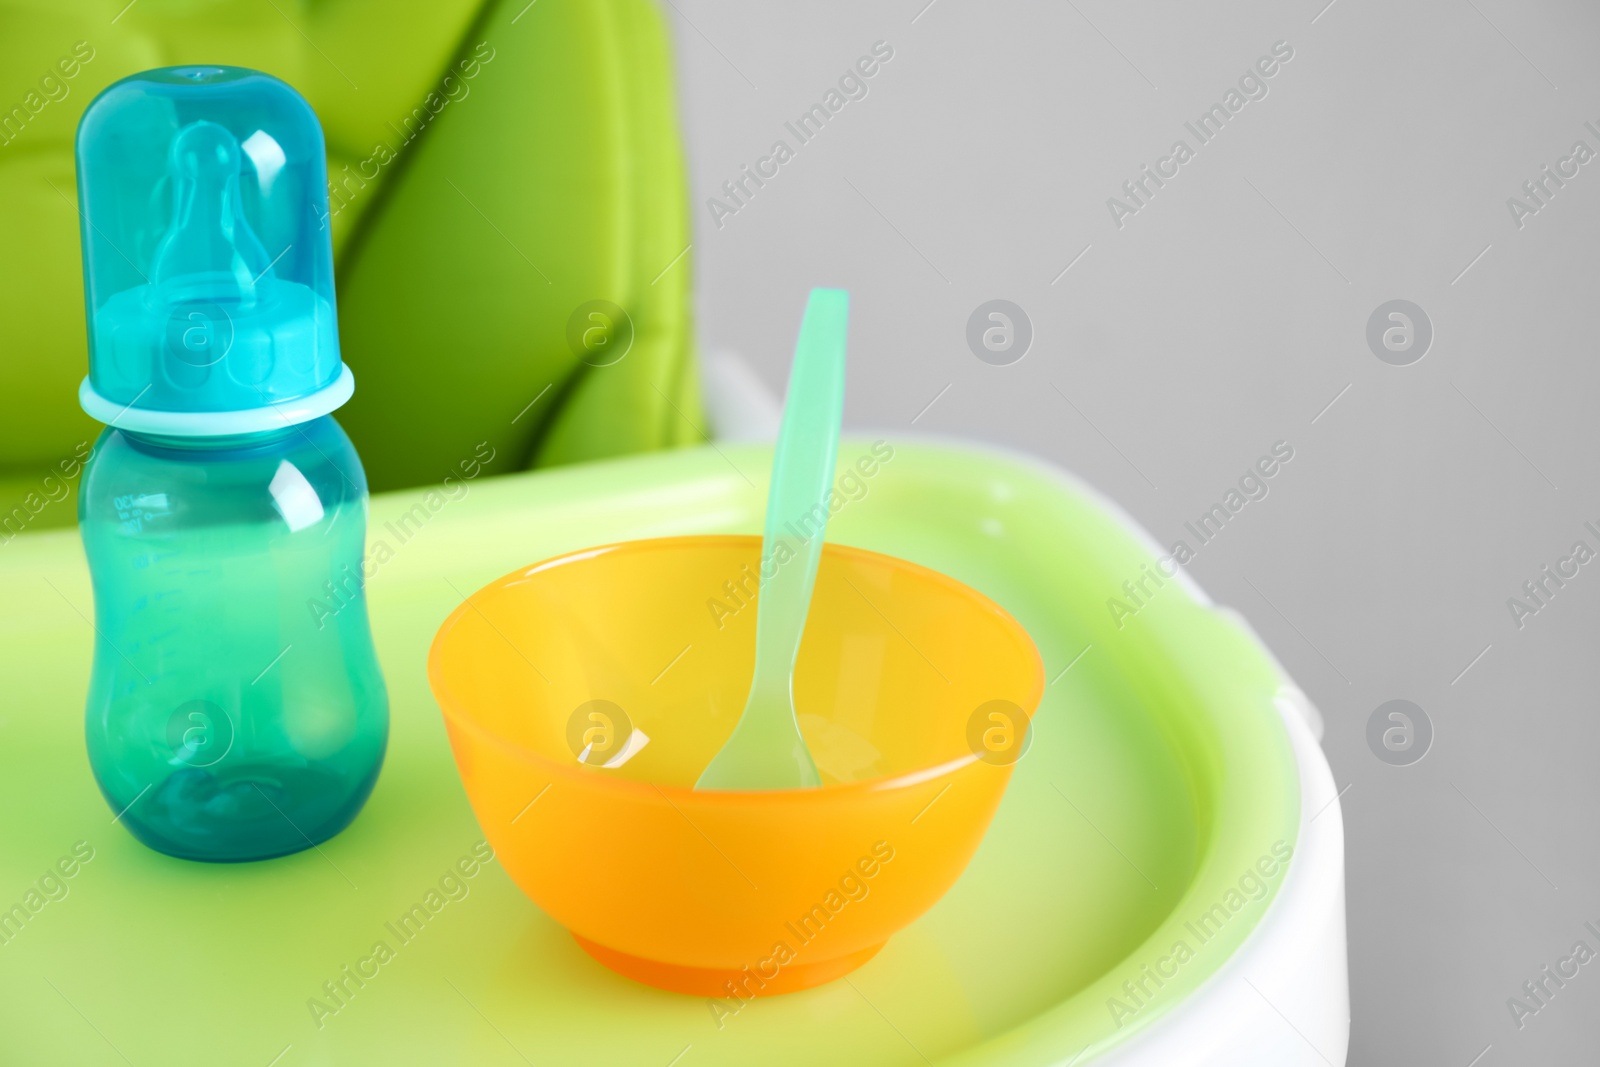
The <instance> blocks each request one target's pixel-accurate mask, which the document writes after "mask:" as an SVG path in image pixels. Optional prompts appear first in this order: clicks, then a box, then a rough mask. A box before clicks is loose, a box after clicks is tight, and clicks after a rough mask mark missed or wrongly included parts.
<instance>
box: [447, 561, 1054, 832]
mask: <svg viewBox="0 0 1600 1067" xmlns="http://www.w3.org/2000/svg"><path fill="white" fill-rule="evenodd" d="M761 543H762V536H761V535H760V534H687V535H675V536H668V537H644V538H635V539H633V540H628V541H613V542H610V543H607V544H603V545H594V546H591V547H589V548H580V549H575V550H572V551H570V552H563V553H561V554H560V555H556V556H551V557H550V558H548V559H545V560H541V561H539V562H537V563H532V564H529V565H527V566H523V567H518V568H517V569H516V570H513V571H510V572H508V573H506V574H502V575H501V576H500V577H498V578H495V579H494V580H493V581H490V582H488V583H486V584H484V585H482V586H480V587H478V588H477V589H475V590H473V591H472V592H471V593H469V594H467V597H466V599H464V600H462V602H461V603H460V604H458V605H456V607H455V609H454V610H452V611H451V612H450V614H449V615H448V616H446V617H445V620H444V622H442V623H441V624H440V625H439V629H438V630H436V631H435V632H434V635H433V640H432V642H431V643H430V644H429V646H428V688H429V689H430V690H431V691H432V693H433V697H434V701H435V702H436V703H437V704H438V705H439V709H440V712H441V713H442V714H443V715H444V717H445V718H446V719H448V720H449V721H450V722H451V723H453V724H454V725H456V726H457V727H458V728H460V729H464V730H467V731H468V732H470V733H472V734H474V735H475V736H477V737H478V738H480V739H481V740H483V741H485V742H487V743H489V744H490V745H493V746H495V747H497V748H499V749H502V750H503V751H505V752H506V753H508V754H509V755H511V756H513V757H514V758H516V759H518V760H521V761H523V762H527V763H530V764H532V765H533V766H535V767H537V768H539V769H540V770H541V771H543V772H545V773H548V774H550V775H553V776H556V777H557V778H564V779H567V780H569V781H574V782H580V783H582V784H584V785H589V786H595V787H598V788H602V789H615V790H620V791H622V792H624V793H634V794H637V795H639V796H648V795H649V794H651V793H655V794H658V795H660V796H661V797H662V798H663V799H665V800H667V802H668V803H669V804H670V803H674V798H679V799H691V800H693V801H694V802H695V803H697V804H735V803H742V804H749V803H752V802H755V803H772V804H783V803H809V802H811V801H812V800H815V799H833V798H844V797H850V796H853V795H855V794H859V793H876V792H889V791H892V790H896V789H906V788H910V787H912V786H916V785H921V784H923V783H926V782H930V781H936V780H938V779H940V778H943V777H946V776H948V775H952V774H954V773H955V772H957V771H959V770H961V769H963V768H965V767H967V766H970V765H971V764H974V763H977V762H979V761H978V756H977V755H976V754H975V753H968V754H966V755H964V756H958V757H956V758H955V759H951V760H946V761H945V762H943V763H937V764H934V765H932V766H929V767H918V768H914V769H912V770H908V771H901V772H898V773H895V774H887V775H881V776H879V777H877V778H865V779H862V780H860V781H854V782H835V783H832V784H824V785H820V786H817V787H815V788H811V789H705V790H701V789H695V788H693V787H692V786H681V785H664V784H662V783H658V782H641V781H636V780H634V779H631V778H618V777H611V776H609V775H603V774H600V773H598V772H597V771H596V770H595V769H594V768H590V767H584V766H582V765H574V766H568V765H567V763H566V762H565V761H562V760H555V759H551V758H550V757H549V756H546V755H544V754H543V753H540V752H537V751H535V750H533V749H531V748H529V747H527V746H525V745H521V744H518V743H516V742H514V741H510V740H508V739H506V738H504V737H502V736H501V735H500V734H498V733H496V732H495V731H493V730H490V729H488V728H487V727H485V726H483V725H481V724H480V723H478V722H477V721H476V720H475V719H474V718H473V717H472V716H471V715H468V714H467V713H466V712H465V711H463V710H462V708H461V707H460V702H459V701H458V700H457V699H456V697H455V695H454V694H453V693H452V692H451V689H450V687H449V685H448V684H446V682H445V681H444V678H443V677H442V667H441V665H440V658H441V646H442V645H443V643H444V640H445V638H446V637H447V636H448V635H449V633H450V632H451V631H452V630H453V629H455V626H456V624H457V623H458V622H460V621H461V619H463V618H465V617H466V615H467V613H468V612H469V611H478V610H479V609H478V607H477V605H476V604H475V603H474V602H473V600H474V598H475V597H477V596H479V595H481V594H483V593H485V592H487V591H489V590H491V589H500V588H504V587H506V586H508V585H510V584H513V583H515V582H520V581H522V580H525V579H527V578H529V577H531V576H532V575H534V574H537V573H539V572H540V571H545V570H550V569H553V568H555V567H561V566H569V565H571V564H574V563H581V562H583V561H585V560H590V559H594V558H596V557H598V556H601V555H607V554H610V553H612V552H621V551H635V552H637V551H646V550H649V549H656V548H662V547H667V546H682V547H694V546H712V545H719V544H723V545H725V544H739V545H750V544H754V545H755V547H756V548H757V550H758V552H759V549H760V546H761ZM822 551H823V554H824V555H834V556H845V557H855V558H857V559H873V560H886V561H888V562H889V563H890V564H891V565H892V566H894V567H896V568H899V569H902V570H906V571H910V572H919V573H920V574H922V575H924V576H926V577H928V578H930V579H932V581H933V583H934V584H935V585H939V586H943V587H944V588H945V589H947V590H948V591H950V592H953V593H955V594H957V595H958V596H963V597H966V598H967V599H969V600H973V601H976V602H977V603H978V605H979V606H980V607H982V608H985V609H986V610H987V611H989V612H991V613H992V614H994V615H997V616H998V617H999V618H1000V620H1001V622H1002V623H1003V624H1004V625H1005V627H1006V628H1007V629H1010V630H1013V631H1014V632H1016V633H1018V634H1020V635H1021V636H1022V638H1023V640H1024V642H1025V644H1026V647H1027V649H1028V651H1029V652H1030V653H1031V654H1032V656H1031V659H1032V670H1031V671H1030V674H1031V675H1032V682H1031V684H1030V685H1029V687H1028V695H1027V697H1026V698H1025V699H1024V700H1023V701H1020V702H1019V705H1020V706H1021V707H1022V709H1023V711H1024V712H1025V713H1026V714H1027V716H1028V720H1029V726H1030V729H1031V727H1032V721H1033V716H1034V713H1035V712H1037V711H1038V708H1039V702H1040V701H1041V700H1042V699H1043V698H1044V688H1045V685H1044V660H1043V659H1042V658H1041V657H1040V655H1039V647H1038V645H1037V644H1035V643H1034V640H1033V635H1032V634H1030V633H1028V631H1027V628H1026V627H1024V626H1023V625H1022V624H1021V623H1020V622H1018V621H1017V620H1016V618H1015V617H1014V616H1012V614H1011V613H1010V612H1008V611H1006V609H1005V608H1003V607H1001V606H1000V605H999V604H997V603H995V601H994V600H993V599H991V598H990V597H989V596H987V595H985V594H984V593H982V592H980V591H979V590H977V589H974V588H973V587H972V586H970V585H967V584H966V583H965V582H961V581H957V580H956V579H954V578H952V577H950V576H949V575H948V574H945V573H943V572H942V571H937V570H934V569H933V568H932V567H925V566H923V565H922V564H920V563H913V562H912V561H911V560H908V559H903V558H901V557H899V556H891V555H889V554H888V553H885V552H874V551H872V550H871V549H867V548H858V547H856V546H854V545H844V544H839V543H837V542H833V541H824V542H823V545H822ZM891 625H892V624H891ZM491 626H492V624H491ZM514 647H515V646H513V648H514ZM1015 766H1016V763H1015V762H1013V763H1008V764H1005V765H1003V766H999V767H996V768H995V769H996V770H998V771H1001V772H1003V774H1004V776H1005V777H1006V778H1009V777H1010V774H1011V771H1012V770H1013V769H1014V768H1015ZM674 806H676V805H674Z"/></svg>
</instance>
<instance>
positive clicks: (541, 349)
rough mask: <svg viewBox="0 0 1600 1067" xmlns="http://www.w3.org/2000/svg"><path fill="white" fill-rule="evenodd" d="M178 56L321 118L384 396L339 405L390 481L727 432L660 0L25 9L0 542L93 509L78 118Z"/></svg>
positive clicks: (365, 385)
mask: <svg viewBox="0 0 1600 1067" xmlns="http://www.w3.org/2000/svg"><path fill="white" fill-rule="evenodd" d="M179 64H226V65H236V66H245V67H254V68H257V69H259V70H264V71H267V72H268V73H271V74H274V75H276V76H278V77H280V78H282V79H284V80H285V81H287V82H289V83H290V84H291V85H294V86H295V87H296V88H297V89H299V90H300V92H301V93H303V94H304V95H305V97H306V98H307V99H308V100H309V101H310V102H311V104H312V106H313V107H314V108H315V109H316V111H317V114H318V115H319V117H320V118H321V120H322V124H323V127H324V130H325V132H326V137H327V148H328V173H329V182H330V187H331V188H330V200H329V217H328V223H329V225H330V226H331V227H332V230H333V241H334V255H335V259H336V262H337V269H338V305H339V326H340V340H341V344H342V347H343V351H344V358H345V361H346V362H347V363H348V364H349V365H350V367H351V368H352V369H353V370H354V372H355V375H356V383H357V388H356V394H355V398H354V400H352V401H351V403H350V404H349V405H348V406H347V407H345V408H343V409H341V410H340V411H339V412H338V413H337V417H338V419H339V421H340V422H341V423H342V424H343V425H344V426H345V428H346V429H347V430H348V431H349V433H350V436H351V437H352V438H353V439H354V441H355V443H356V446H357V448H358V449H359V450H360V452H361V456H362V460H363V462H364V463H365V465H366V469H367V472H368V475H369V477H370V480H371V484H372V488H373V489H374V490H384V489H392V488H398V487H402V486H415V485H426V484H428V483H431V482H437V481H440V480H441V479H443V478H444V476H445V475H447V474H449V473H451V472H452V471H454V470H457V469H458V468H459V464H461V463H462V462H474V461H481V460H482V458H483V456H484V455H486V454H491V453H492V456H493V458H492V459H491V460H490V461H489V462H488V463H487V465H486V467H485V470H486V472H487V473H505V472H509V471H512V470H518V469H524V468H528V467H539V466H549V465H553V464H560V463H567V462H571V461H575V460H585V459H595V458H600V457H606V456H615V455H622V454H626V453H630V452H640V451H647V450H651V449H659V448H666V447H671V446H674V445H679V444H683V443H688V442H692V441H698V440H700V439H701V431H700V430H699V427H700V426H701V425H702V422H701V419H700V415H699V387H698V383H697V381H696V376H695V363H694V359H693V350H692V323H691V318H690V277H691V257H690V256H689V255H688V254H686V252H687V249H688V246H689V243H690V236H689V220H688V214H687V212H688V200H687V195H686V192H685V186H684V168H683V158H682V151H681V147H680V145H679V138H678V125H677V117H676V114H675V110H674V109H675V106H676V105H675V100H674V96H673V89H672V79H673V75H672V69H671V55H670V49H669V42H668V40H667V37H666V32H665V27H664V26H663V24H662V19H661V14H660V12H659V10H658V8H657V7H656V5H655V4H654V3H652V2H651V0H536V2H529V0H506V2H499V0H488V2H483V0H435V2H431V3H422V2H418V0H404V2H398V3H378V2H375V0H346V2H342V3H337V4H334V3H327V4H324V3H306V2H304V0H302V2H290V0H276V2H273V3H263V2H260V0H137V2H136V3H133V4H128V3H127V0H105V2H100V0H52V3H50V4H48V5H43V4H36V3H22V2H16V0H0V232H3V233H5V234H6V235H7V238H8V239H7V240H6V241H5V242H4V244H0V302H3V304H0V306H3V308H4V312H3V313H0V416H3V417H0V542H4V541H7V540H9V539H10V538H11V537H13V536H14V535H15V534H17V533H19V532H21V531H22V530H24V529H37V528H44V527H48V526H60V525H64V524H67V523H69V522H71V521H72V520H73V517H74V514H75V504H74V499H75V493H76V485H75V482H74V479H75V477H76V475H77V471H78V469H79V468H80V467H81V460H82V458H83V456H84V455H85V454H86V453H87V450H88V449H89V447H90V446H91V445H92V444H93V442H94V439H95V436H96V435H97V434H98V432H99V426H98V424H97V423H95V422H93V421H92V420H90V419H89V418H88V416H86V415H84V414H83V413H82V412H81V411H80V410H79V408H78V401H77V392H78V383H79V381H80V380H81V379H82V378H83V376H84V374H85V372H86V369H87V353H86V347H85V344H86V342H85V332H84V307H83V289H82V282H81V275H80V272H81V259H80V253H79V235H78V234H79V220H78V215H77V193H76V183H75V177H74V168H73V134H74V131H75V130H76V128H77V123H78V119H79V117H80V116H81V115H82V114H83V111H84V108H85V107H87V105H88V104H89V102H90V101H91V100H92V99H93V98H94V96H95V94H96V93H98V92H99V91H100V90H101V89H103V88H105V87H106V86H107V85H109V84H110V83H112V82H113V81H116V80H117V79H119V78H122V77H125V76H127V75H129V74H132V73H134V72H135V71H139V70H143V69H147V68H150V67H160V66H171V65H179ZM130 253H131V254H133V255H136V256H137V255H138V254H139V253H138V252H137V250H130ZM606 305H610V306H611V307H615V308H621V309H624V314H625V315H626V320H625V321H624V320H622V319H619V318H617V317H616V315H615V314H614V312H612V311H610V309H609V308H608V307H607V306H606ZM591 312H595V313H598V314H600V315H602V316H606V318H603V319H597V318H593V317H591ZM607 325H609V327H610V330H609V333H608V334H605V335H599V334H594V333H591V335H590V336H591V339H593V338H596V337H602V336H607V337H609V341H608V344H609V345H610V347H608V348H604V349H602V350H601V351H600V353H599V354H592V353H590V352H588V351H587V350H586V349H585V348H584V347H583V335H584V332H585V331H586V330H593V329H595V328H596V327H601V328H604V327H605V326H607ZM623 346H627V347H626V351H625V353H624V354H622V355H621V356H620V358H619V356H618V352H619V351H621V350H622V348H623ZM580 356H582V357H583V358H580Z"/></svg>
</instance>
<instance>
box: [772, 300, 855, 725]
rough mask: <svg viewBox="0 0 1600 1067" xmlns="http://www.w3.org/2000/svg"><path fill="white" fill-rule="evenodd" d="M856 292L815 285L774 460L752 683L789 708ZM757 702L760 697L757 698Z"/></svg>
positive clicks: (824, 511)
mask: <svg viewBox="0 0 1600 1067" xmlns="http://www.w3.org/2000/svg"><path fill="white" fill-rule="evenodd" d="M849 319H850V294H849V293H848V292H846V291H845V290H843V289H813V290H811V297H810V300H809V301H808V302H807V304H806V313H805V318H804V319H803V320H802V321H801V323H800V340H799V342H798V343H797V344H796V345H795V353H794V364H793V366H792V368H791V369H790V371H789V392H788V396H787V397H786V399H785V400H784V408H783V424H782V427H781V429H780V430H779V432H778V444H777V449H776V451H775V452H774V454H773V459H772V484H771V488H770V489H769V490H768V493H767V523H766V530H765V534H764V536H763V538H762V543H761V571H760V574H761V586H760V590H761V592H760V596H759V598H758V599H757V607H756V670H755V679H754V681H753V684H752V685H751V689H752V690H753V691H754V690H760V691H764V692H767V693H776V692H781V693H782V694H783V698H784V699H782V700H781V701H773V702H770V703H768V702H766V701H763V702H760V706H763V707H767V706H770V707H778V708H783V709H788V708H789V707H790V706H791V705H790V702H789V700H788V696H789V679H790V675H791V674H792V673H793V672H794V661H795V656H796V654H797V653H798V652H799V650H800V637H801V635H802V634H803V633H804V632H805V625H806V614H807V613H808V611H809V610H810V607H811V589H812V586H813V585H814V584H815V583H816V579H817V562H818V561H819V560H820V559H821V558H822V534H823V530H824V528H825V527H826V526H827V523H828V498H829V495H830V490H831V489H832V484H833V469H834V462H835V460H836V459H837V457H838V452H839V423H840V418H841V415H842V413H843V408H844V360H845V334H846V329H847V327H848V324H849ZM752 703H753V705H754V703H755V702H752Z"/></svg>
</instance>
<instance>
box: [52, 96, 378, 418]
mask: <svg viewBox="0 0 1600 1067" xmlns="http://www.w3.org/2000/svg"><path fill="white" fill-rule="evenodd" d="M77 154H78V204H79V211H80V217H81V220H82V225H81V230H82V234H83V276H84V296H85V301H86V303H87V308H88V324H89V376H88V377H87V378H85V379H84V381H83V385H82V386H81V387H80V388H79V390H78V398H79V400H80V402H81V403H82V404H83V409H84V410H85V411H87V412H88V413H89V414H90V415H91V416H93V417H94V418H96V419H99V420H100V421H101V422H105V423H114V424H115V425H117V426H119V427H121V428H124V429H129V430H136V431H145V432H150V433H166V434H179V435H195V436H200V435H214V434H233V433H251V432H255V431H258V430H269V429H275V428H280V427H283V426H286V425H292V424H294V423H297V422H304V421H306V420H307V419H314V418H317V417H318V416H320V415H325V414H327V413H328V412H330V411H332V410H333V409H335V408H337V407H338V406H339V405H341V404H343V403H344V402H345V401H346V400H348V399H349V398H350V394H351V392H352V391H353V389H354V388H355V381H354V379H353V378H352V376H351V374H350V369H349V368H348V367H346V366H344V364H343V363H342V362H341V361H340V358H339V331H338V325H337V322H336V319H335V315H334V297H333V246H332V243H331V241H330V239H329V231H328V221H327V220H328V183H327V163H326V161H325V157H324V154H323V143H322V127H321V126H320V125H319V124H318V123H317V117H316V114H315V113H314V112H312V110H311V106H310V105H309V104H307V103H306V102H305V99H304V98H303V97H301V96H300V94H299V93H297V92H295V91H294V90H293V89H291V88H290V87H289V86H288V85H286V84H284V83H283V82H281V81H279V80H278V79H277V78H274V77H271V76H270V75H267V74H262V73H260V72H259V71H254V70H245V69H243V68H239V67H166V68H163V69H160V70H150V71H145V72H144V73H142V74H135V75H133V76H132V77H129V78H124V79H123V80H121V81H119V82H117V83H116V84H114V85H112V86H111V87H110V88H108V89H106V90H105V92H103V93H101V94H100V95H99V96H98V97H96V98H95V100H94V102H93V103H92V104H90V105H89V108H88V110H87V111H85V112H84V115H83V120H82V122H80V123H79V124H78V143H77Z"/></svg>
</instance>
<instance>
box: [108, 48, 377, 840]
mask: <svg viewBox="0 0 1600 1067" xmlns="http://www.w3.org/2000/svg"><path fill="white" fill-rule="evenodd" d="M77 158H78V201H79V208H80V213H81V216H82V235H83V261H84V288H85V300H86V303H87V310H88V330H89V376H88V377H87V378H85V379H84V381H83V384H82V386H81V387H80V388H79V391H78V395H79V400H80V401H81V403H82V404H83V408H84V410H85V411H87V412H88V413H89V414H90V415H91V416H93V417H94V418H96V419H98V420H99V421H101V422H103V423H105V424H106V429H105V432H104V433H103V434H101V436H100V439H99V441H98V442H97V444H96V445H95V451H94V455H93V459H92V460H91V462H90V464H89V465H88V469H87V472H86V473H85V475H84V478H83V484H82V487H81V489H80V495H79V522H80V525H81V528H82V533H83V545H84V550H85V552H86V553H87V555H88V558H89V569H90V572H91V575H92V578H93V585H94V619H95V627H94V628H95V644H94V668H93V674H92V677H91V679H90V683H89V702H88V715H87V735H88V748H89V762H90V765H91V766H92V767H93V769H94V774H95V778H96V779H97V780H98V781H99V784H100V789H101V791H102V792H103V793H104V794H105V797H106V800H107V801H108V802H109V803H110V805H111V808H112V810H113V811H114V812H115V813H116V821H119V822H121V823H122V824H123V825H125V826H127V827H128V829H129V830H130V831H131V832H132V833H133V834H134V836H136V837H137V838H139V840H141V841H143V842H144V843H145V844H147V845H149V846H150V847H151V848H153V849H156V850H158V851H161V852H165V853H168V854H170V855H173V856H182V857H185V858H188V859H196V860H219V861H228V860H255V859H264V858H266V857H269V856H279V855H283V854H285V853H289V852H296V851H299V850H300V849H304V848H309V847H311V846H313V845H316V844H317V843H318V842H321V841H324V840H326V839H327V838H329V837H331V836H333V835H334V834H336V833H338V832H339V831H340V830H342V829H344V827H345V826H347V825H348V824H349V823H350V820H351V819H353V818H354V817H355V815H356V812H357V811H359V810H360V808H361V805H362V804H363V803H364V802H365V801H366V798H367V795H368V794H369V793H370V792H371V791H372V786H373V783H374V781H376V779H377V776H378V769H379V767H380V765H381V764H382V762H383V753H384V746H385V744H386V743H387V740H388V732H389V711H388V697H387V695H386V693H385V690H384V684H383V677H382V675H381V674H380V673H379V671H378V662H377V657H376V655H375V653H374V650H373V646H372V634H371V630H370V629H369V627H368V624H367V610H366V600H365V597H364V595H363V584H364V581H365V579H364V571H363V566H362V554H363V548H364V544H365V537H366V510H367V482H366V476H365V474H364V473H363V472H362V469H361V462H360V461H359V460H358V459H357V458H356V453H355V450H354V449H353V448H352V447H351V445H350V440H349V438H347V437H346V436H345V434H344V431H343V430H342V429H340V428H339V424H338V423H337V422H335V421H334V420H333V418H332V416H331V415H330V414H329V413H330V412H331V411H333V410H334V409H335V408H337V407H339V406H340V405H341V404H343V403H344V402H345V401H346V400H348V399H349V398H350V394H351V391H352V390H353V389H354V380H353V379H352V377H351V374H350V370H349V368H347V367H345V366H344V364H343V363H342V362H341V360H340V358H339V337H338V330H337V328H336V324H335V320H334V299H333V250H332V245H331V243H330V241H329V234H328V229H327V218H328V209H327V203H328V195H327V178H326V163H325V162H324V156H323V142H322V130H321V127H320V126H319V125H318V123H317V119H316V116H315V115H314V114H313V113H312V111H311V108H310V106H309V105H308V104H307V103H306V102H305V100H303V99H302V98H301V97H300V95H299V94H298V93H296V92H295V91H294V90H293V89H291V88H289V86H287V85H285V84H284V83H283V82H281V81H279V80H277V79H276V78H272V77H269V76H268V75H265V74H261V73H258V72H256V71H251V70H242V69H239V68H232V67H172V68H167V69H163V70H153V71H147V72H145V73H143V74H138V75H135V76H133V77H130V78H126V79H124V80H122V81H120V82H117V83H116V84H115V85H113V86H111V87H110V88H109V89H107V90H106V91H105V92H104V93H102V94H101V95H100V96H99V97H98V98H97V99H96V100H95V101H94V103H93V104H91V105H90V107H89V109H88V111H87V112H85V114H84V116H83V121H82V123H81V124H80V125H79V128H78V142H77Z"/></svg>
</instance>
